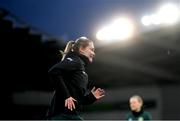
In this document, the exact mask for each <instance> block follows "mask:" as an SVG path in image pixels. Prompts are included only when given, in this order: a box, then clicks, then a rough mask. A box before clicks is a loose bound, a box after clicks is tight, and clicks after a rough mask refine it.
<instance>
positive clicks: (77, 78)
mask: <svg viewBox="0 0 180 121" xmlns="http://www.w3.org/2000/svg"><path fill="white" fill-rule="evenodd" d="M88 63H89V60H88V58H87V57H85V56H83V55H80V54H78V53H75V52H70V53H69V54H67V55H66V57H65V59H64V60H63V61H61V62H59V63H57V64H56V65H54V66H53V67H52V68H51V69H50V70H49V72H48V75H49V77H50V79H51V81H53V83H55V86H56V87H55V91H54V95H53V98H52V101H51V105H50V108H49V111H48V114H47V115H48V117H52V116H55V115H59V114H62V113H63V114H72V115H74V114H75V115H78V114H79V112H80V111H81V106H82V105H87V104H91V103H93V102H95V101H96V98H95V97H94V95H93V94H92V93H91V92H90V91H89V92H88V89H87V85H88V83H89V81H88V75H87V73H86V72H85V66H86V65H87V64H88ZM70 96H71V97H73V98H74V99H76V100H77V101H75V106H76V109H75V110H73V111H71V110H69V109H67V107H65V99H67V98H68V97H70Z"/></svg>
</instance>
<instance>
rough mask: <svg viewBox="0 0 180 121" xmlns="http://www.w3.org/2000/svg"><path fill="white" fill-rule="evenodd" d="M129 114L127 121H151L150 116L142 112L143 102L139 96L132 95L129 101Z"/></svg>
mask: <svg viewBox="0 0 180 121" xmlns="http://www.w3.org/2000/svg"><path fill="white" fill-rule="evenodd" d="M129 104H130V108H131V112H130V113H129V114H128V115H127V120H128V121H145V120H151V115H150V113H148V112H145V111H144V110H143V100H142V98H141V97H140V96H138V95H134V96H132V97H131V98H130V100H129Z"/></svg>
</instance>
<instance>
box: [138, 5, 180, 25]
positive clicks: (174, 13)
mask: <svg viewBox="0 0 180 121" xmlns="http://www.w3.org/2000/svg"><path fill="white" fill-rule="evenodd" d="M179 11H180V10H179V9H178V7H177V6H176V5H175V4H170V3H169V4H166V5H164V6H162V7H160V9H159V10H158V12H157V13H155V14H152V15H149V16H143V17H142V19H141V22H142V24H143V25H145V26H149V25H158V24H174V23H176V22H177V21H178V20H179V18H180V12H179Z"/></svg>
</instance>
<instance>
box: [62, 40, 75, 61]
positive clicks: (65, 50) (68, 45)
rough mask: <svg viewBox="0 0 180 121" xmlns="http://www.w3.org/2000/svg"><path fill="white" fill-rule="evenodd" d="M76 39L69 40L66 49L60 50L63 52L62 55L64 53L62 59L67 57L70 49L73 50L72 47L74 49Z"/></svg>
mask: <svg viewBox="0 0 180 121" xmlns="http://www.w3.org/2000/svg"><path fill="white" fill-rule="evenodd" d="M74 43H75V42H74V41H72V40H71V41H69V42H68V43H67V44H66V47H65V49H64V51H62V50H60V53H61V55H62V59H61V60H62V61H63V60H64V58H65V57H66V55H67V54H68V53H69V52H70V51H72V49H73V46H74Z"/></svg>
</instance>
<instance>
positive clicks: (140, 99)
mask: <svg viewBox="0 0 180 121" xmlns="http://www.w3.org/2000/svg"><path fill="white" fill-rule="evenodd" d="M132 98H135V99H137V100H138V101H139V102H140V103H141V104H142V105H143V99H142V97H140V96H139V95H133V96H132V97H131V98H130V100H131V99H132Z"/></svg>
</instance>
